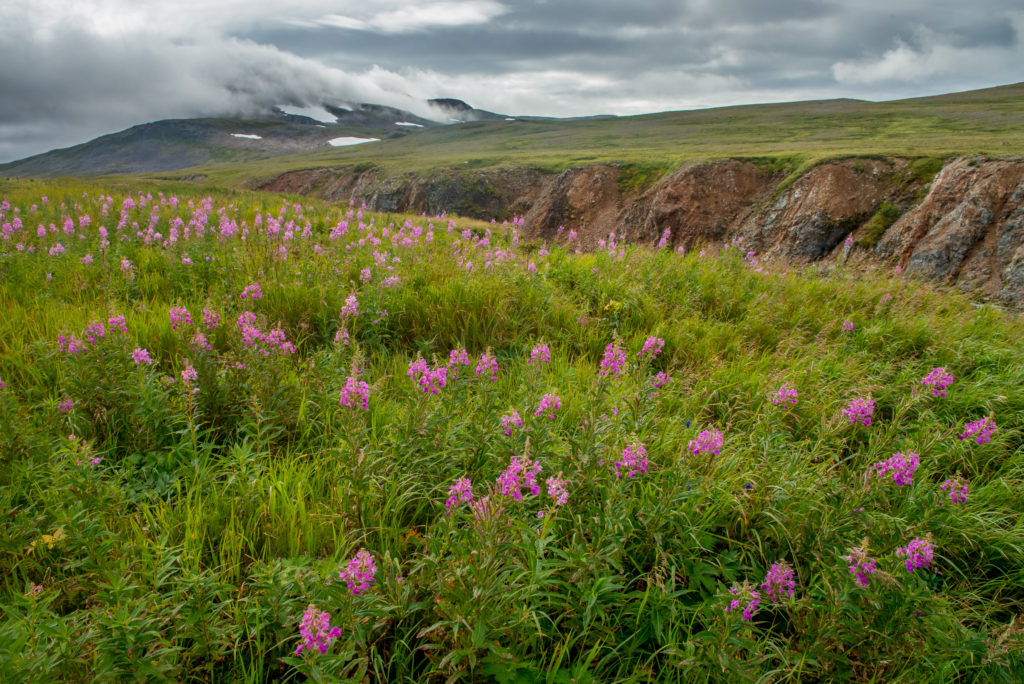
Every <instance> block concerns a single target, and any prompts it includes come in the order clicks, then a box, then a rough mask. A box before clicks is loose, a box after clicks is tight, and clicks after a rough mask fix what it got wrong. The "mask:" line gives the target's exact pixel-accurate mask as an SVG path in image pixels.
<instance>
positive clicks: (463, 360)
mask: <svg viewBox="0 0 1024 684" xmlns="http://www.w3.org/2000/svg"><path fill="white" fill-rule="evenodd" d="M469 363H470V361H469V354H467V353H466V350H465V349H464V348H462V347H459V348H458V349H452V350H451V351H450V352H449V353H448V369H449V370H450V371H451V374H452V380H457V379H458V377H459V366H460V365H462V366H468V365H469Z"/></svg>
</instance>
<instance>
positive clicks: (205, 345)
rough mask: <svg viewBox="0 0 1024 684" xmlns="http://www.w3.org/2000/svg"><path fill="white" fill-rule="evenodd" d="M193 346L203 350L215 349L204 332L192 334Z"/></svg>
mask: <svg viewBox="0 0 1024 684" xmlns="http://www.w3.org/2000/svg"><path fill="white" fill-rule="evenodd" d="M192 346H193V347H198V348H199V349H202V350H203V351H212V350H213V347H211V346H210V343H209V342H208V341H207V340H206V335H204V334H203V333H196V334H195V335H193V336H192Z"/></svg>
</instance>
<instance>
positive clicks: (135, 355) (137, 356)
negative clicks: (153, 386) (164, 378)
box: [132, 349, 153, 366]
mask: <svg viewBox="0 0 1024 684" xmlns="http://www.w3.org/2000/svg"><path fill="white" fill-rule="evenodd" d="M132 360H133V361H135V365H136V366H139V365H142V364H146V365H147V366H151V365H153V359H151V358H149V352H148V351H147V350H145V349H135V350H133V351H132Z"/></svg>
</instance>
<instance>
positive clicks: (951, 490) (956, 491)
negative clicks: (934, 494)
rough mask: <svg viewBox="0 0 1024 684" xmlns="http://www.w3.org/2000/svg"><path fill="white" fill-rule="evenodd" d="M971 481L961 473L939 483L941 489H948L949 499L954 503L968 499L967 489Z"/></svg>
mask: <svg viewBox="0 0 1024 684" xmlns="http://www.w3.org/2000/svg"><path fill="white" fill-rule="evenodd" d="M969 487H970V483H969V482H968V481H967V480H965V479H964V478H962V477H961V476H959V475H956V476H955V477H952V478H950V479H948V480H946V481H945V482H943V483H942V484H940V485H939V489H942V490H946V492H947V494H948V495H949V500H950V501H952V502H953V503H963V502H965V501H967V490H968V489H969Z"/></svg>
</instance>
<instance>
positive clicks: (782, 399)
mask: <svg viewBox="0 0 1024 684" xmlns="http://www.w3.org/2000/svg"><path fill="white" fill-rule="evenodd" d="M796 399H797V392H796V388H795V387H790V386H789V383H788V382H784V383H782V387H780V388H779V389H778V391H776V392H775V394H773V395H772V403H773V404H775V405H776V406H778V405H780V404H796Z"/></svg>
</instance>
